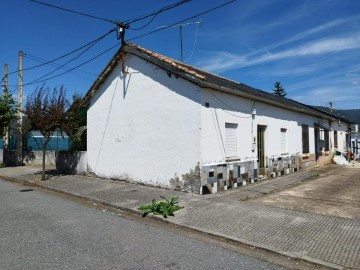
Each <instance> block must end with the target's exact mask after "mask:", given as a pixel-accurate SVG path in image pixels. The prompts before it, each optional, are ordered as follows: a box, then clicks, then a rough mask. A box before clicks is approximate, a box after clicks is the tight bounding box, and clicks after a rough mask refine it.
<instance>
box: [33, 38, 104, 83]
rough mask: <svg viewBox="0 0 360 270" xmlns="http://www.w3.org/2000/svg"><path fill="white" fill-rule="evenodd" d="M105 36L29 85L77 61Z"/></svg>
mask: <svg viewBox="0 0 360 270" xmlns="http://www.w3.org/2000/svg"><path fill="white" fill-rule="evenodd" d="M110 33H111V32H108V33H107V35H108V34H110ZM107 35H103V36H101V37H100V38H98V39H97V41H96V42H94V43H92V44H91V45H89V46H88V47H87V48H86V49H85V50H83V51H82V52H80V53H79V54H78V55H77V56H75V57H73V58H71V59H70V60H68V61H67V62H65V63H64V64H62V65H60V66H59V67H57V68H56V69H54V70H52V71H50V72H48V73H47V74H45V75H43V76H41V77H39V78H37V79H35V80H34V81H32V82H30V83H36V82H38V81H40V80H41V79H43V78H46V77H47V76H49V75H51V74H53V73H54V72H56V71H58V70H59V69H61V68H63V67H64V66H66V65H67V64H69V63H70V62H72V61H74V60H77V59H79V57H81V55H83V54H84V53H85V52H87V51H88V50H90V49H91V48H92V47H93V46H94V45H95V44H97V43H98V42H100V41H101V40H102V39H104V38H105V37H106V36H107Z"/></svg>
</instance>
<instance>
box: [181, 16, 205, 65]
mask: <svg viewBox="0 0 360 270" xmlns="http://www.w3.org/2000/svg"><path fill="white" fill-rule="evenodd" d="M200 23H202V22H200ZM200 23H197V24H196V32H195V39H194V45H193V48H192V51H191V54H190V56H189V57H188V58H187V59H186V60H185V61H186V62H187V61H189V60H190V59H191V58H192V57H193V55H194V52H195V47H196V41H197V36H198V30H199V24H200Z"/></svg>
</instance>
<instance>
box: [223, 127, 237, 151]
mask: <svg viewBox="0 0 360 270" xmlns="http://www.w3.org/2000/svg"><path fill="white" fill-rule="evenodd" d="M237 126H238V125H237V124H233V123H225V153H226V156H227V157H234V156H237Z"/></svg>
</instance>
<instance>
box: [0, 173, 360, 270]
mask: <svg viewBox="0 0 360 270" xmlns="http://www.w3.org/2000/svg"><path fill="white" fill-rule="evenodd" d="M337 168H338V167H336V166H328V167H319V168H316V169H314V170H311V171H307V172H299V173H297V174H293V175H289V176H284V177H280V178H275V179H271V180H266V181H262V182H260V183H256V184H251V185H248V186H246V187H242V188H239V189H236V190H231V191H226V192H223V193H218V194H212V195H204V196H200V195H194V194H189V193H183V192H176V191H171V190H166V189H160V188H154V187H148V186H143V185H136V184H131V183H126V182H123V181H114V180H108V179H98V178H91V177H84V176H75V175H71V176H66V175H54V176H51V177H50V178H49V179H48V180H47V181H43V182H42V181H40V177H41V174H40V172H39V171H40V168H36V167H30V166H29V167H15V168H2V169H0V177H3V178H6V179H8V180H13V181H20V182H27V183H28V184H31V185H37V186H41V187H45V188H47V189H51V190H56V191H59V192H62V193H65V194H69V195H72V196H76V197H80V198H84V199H87V200H92V201H94V202H97V203H102V204H104V205H107V206H111V207H116V208H119V209H123V210H127V211H132V212H137V213H139V212H138V211H137V208H138V207H139V206H140V205H142V204H144V203H149V202H150V201H151V200H152V199H153V198H155V199H160V196H165V197H167V198H171V197H175V196H179V201H180V205H182V206H184V209H182V210H180V211H178V212H176V213H175V216H174V217H169V218H168V221H169V222H171V223H174V224H177V225H179V226H185V227H189V228H192V229H195V230H198V231H202V232H206V233H210V234H214V235H218V236H221V237H225V238H228V239H231V240H235V241H238V242H241V243H245V244H249V245H252V246H255V247H260V248H263V249H267V250H270V251H273V252H276V253H280V254H283V255H286V256H290V257H293V258H300V259H304V260H307V261H311V262H314V263H318V264H321V265H324V266H329V267H333V268H337V269H342V268H354V269H356V268H357V269H359V268H358V267H359V266H360V221H359V220H350V219H342V218H336V217H331V216H324V215H317V214H312V213H306V212H300V211H294V210H288V209H281V208H276V207H270V206H266V205H258V204H251V203H250V202H248V201H247V200H248V199H249V198H252V197H256V196H260V195H261V194H266V193H269V192H272V191H274V190H281V189H283V188H285V187H286V186H289V185H293V184H295V183H297V182H300V181H304V180H306V179H309V178H313V177H316V176H319V175H324V174H329V173H331V172H332V171H334V170H336V169H337Z"/></svg>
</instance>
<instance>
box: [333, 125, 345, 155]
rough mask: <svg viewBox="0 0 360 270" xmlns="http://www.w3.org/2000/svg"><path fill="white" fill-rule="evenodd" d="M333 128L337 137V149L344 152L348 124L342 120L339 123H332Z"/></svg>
mask: <svg viewBox="0 0 360 270" xmlns="http://www.w3.org/2000/svg"><path fill="white" fill-rule="evenodd" d="M332 128H333V130H337V137H338V148H337V149H338V150H339V151H342V152H345V151H346V150H347V149H346V145H347V143H346V133H347V131H348V130H349V127H348V124H346V123H344V122H340V123H333V124H332ZM333 136H334V135H333Z"/></svg>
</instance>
